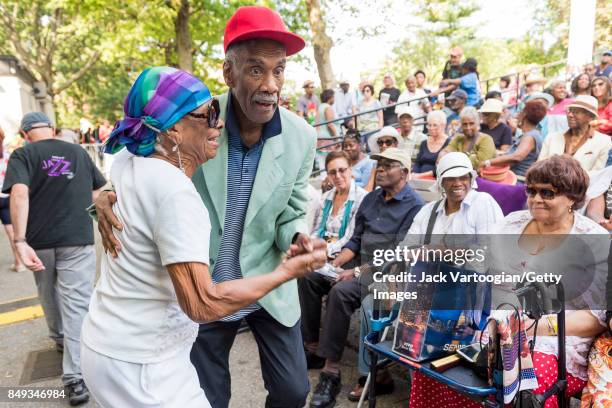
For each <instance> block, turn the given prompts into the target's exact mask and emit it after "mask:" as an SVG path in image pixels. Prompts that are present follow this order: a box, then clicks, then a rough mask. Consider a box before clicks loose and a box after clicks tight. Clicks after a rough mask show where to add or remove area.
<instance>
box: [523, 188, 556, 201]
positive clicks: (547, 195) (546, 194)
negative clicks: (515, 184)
mask: <svg viewBox="0 0 612 408" xmlns="http://www.w3.org/2000/svg"><path fill="white" fill-rule="evenodd" d="M525 193H527V195H528V196H529V197H531V198H533V197H535V196H536V194H539V195H540V197H542V200H553V199H554V198H555V197H556V196H557V192H556V191H555V190H552V189H550V188H535V187H526V188H525Z"/></svg>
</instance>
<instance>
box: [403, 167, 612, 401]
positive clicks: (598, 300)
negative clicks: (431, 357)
mask: <svg viewBox="0 0 612 408" xmlns="http://www.w3.org/2000/svg"><path fill="white" fill-rule="evenodd" d="M588 180H589V177H588V175H587V173H586V172H585V171H584V170H583V169H582V168H581V166H580V164H579V163H578V162H577V161H576V160H574V159H572V158H570V157H567V156H554V157H552V158H550V159H548V160H545V161H541V162H537V163H536V164H534V166H533V167H532V168H531V169H529V171H528V172H527V175H526V185H527V194H528V200H527V205H528V208H529V209H528V210H525V211H517V212H514V213H511V214H509V215H508V216H506V217H505V218H504V219H503V220H502V221H501V222H500V223H499V224H497V225H496V226H494V228H492V230H491V233H492V234H495V235H494V236H495V237H507V238H506V239H504V240H503V242H504V243H506V244H508V243H510V245H505V246H504V248H503V250H502V251H500V252H501V254H500V255H501V256H500V257H499V258H500V259H499V260H500V262H501V263H502V264H501V265H502V267H503V269H502V270H504V271H505V272H506V273H508V274H519V275H520V274H523V273H524V272H526V271H542V270H546V269H547V268H548V270H556V271H557V273H558V270H559V269H558V268H560V267H562V268H563V271H564V274H563V277H562V283H564V287H565V291H566V312H565V316H566V322H565V334H566V339H565V343H566V355H565V357H566V367H567V374H568V375H567V388H566V390H565V395H566V396H567V398H569V397H570V396H571V395H574V394H575V393H576V392H578V391H580V390H581V389H582V388H583V387H584V385H585V384H586V379H587V355H588V353H589V347H590V345H591V344H592V342H593V340H594V338H595V337H596V336H597V335H598V334H600V333H602V332H603V331H604V330H605V325H604V322H605V320H604V319H605V310H600V309H603V307H605V298H604V296H603V283H602V282H601V281H600V280H601V278H602V277H605V274H606V272H607V258H608V247H609V238H608V234H607V231H606V230H604V229H603V228H602V227H600V226H599V225H597V224H596V223H595V222H593V221H591V220H590V219H588V218H587V217H585V216H583V215H581V214H578V213H577V212H576V211H574V209H575V208H579V207H580V206H581V205H582V202H583V201H584V198H585V193H586V190H587V185H588ZM573 237H575V238H573ZM587 242H588V251H586V243H587ZM561 265H562V266H561ZM587 277H589V278H592V280H590V279H587ZM574 283H575V286H581V285H582V286H583V288H576V287H574V285H573V284H574ZM583 289H584V290H583ZM494 299H495V298H494ZM494 304H498V302H495V301H494ZM533 323H534V322H533V321H531V320H530V319H529V318H527V317H525V327H526V328H528V329H527V336H528V338H533V336H534V334H535V335H536V341H535V346H534V352H533V354H532V358H533V366H534V369H535V375H536V377H537V388H535V389H534V390H533V392H534V393H535V394H541V393H543V392H544V391H545V390H547V389H548V388H549V387H551V386H552V384H554V382H555V381H556V377H557V355H558V350H557V344H558V343H557V342H558V339H557V330H558V323H557V318H556V314H555V315H544V316H543V317H542V319H541V320H540V322H539V323H540V324H538V325H537V326H534V325H533ZM534 327H535V328H536V330H537V333H534ZM423 380H424V381H423V382H422V383H421V384H419V387H418V390H417V389H415V386H414V383H413V386H412V392H413V393H414V392H419V390H420V393H419V394H418V395H419V396H420V398H419V400H418V401H416V400H415V404H414V405H413V401H412V400H413V398H411V402H410V407H411V408H414V407H417V408H418V407H428V406H438V407H451V406H461V407H474V408H475V407H481V406H482V405H481V404H479V403H476V402H474V401H472V400H469V399H468V398H466V397H464V396H462V395H459V394H458V393H456V392H455V391H453V390H451V389H449V388H448V387H447V386H445V385H441V384H440V383H437V382H435V381H433V380H431V379H429V378H427V377H425V378H424V379H423ZM556 406H557V397H556V395H553V396H551V397H549V398H548V399H547V400H546V402H545V404H544V407H545V408H554V407H556ZM565 406H568V405H567V404H566V405H565Z"/></svg>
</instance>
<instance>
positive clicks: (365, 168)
mask: <svg viewBox="0 0 612 408" xmlns="http://www.w3.org/2000/svg"><path fill="white" fill-rule="evenodd" d="M374 167H376V161H375V160H372V159H370V158H368V157H364V158H363V160H361V161H360V162H358V163H357V164H355V165H354V166H353V178H354V179H355V184H357V185H358V186H359V187H361V188H363V187H365V185H366V184H368V181H369V180H370V175H371V174H372V169H373V168H374Z"/></svg>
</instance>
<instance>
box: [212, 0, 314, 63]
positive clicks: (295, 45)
mask: <svg viewBox="0 0 612 408" xmlns="http://www.w3.org/2000/svg"><path fill="white" fill-rule="evenodd" d="M256 38H259V39H266V40H273V41H278V42H280V43H281V44H283V45H284V46H285V51H286V52H287V56H290V55H293V54H296V53H298V52H300V51H301V50H302V49H303V48H304V46H305V45H306V43H305V42H304V40H303V39H302V37H300V36H299V35H297V34H293V33H292V32H290V31H289V30H287V27H286V26H285V23H284V22H283V20H282V19H281V16H280V15H279V14H278V13H277V12H275V11H274V10H271V9H269V8H267V7H261V6H244V7H240V8H238V10H236V12H235V13H234V15H233V16H231V17H230V19H229V20H228V22H227V25H226V26H225V33H224V34H223V50H224V51H225V52H227V48H228V47H229V46H230V45H232V44H233V43H235V42H239V41H245V40H252V39H256Z"/></svg>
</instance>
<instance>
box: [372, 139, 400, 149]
mask: <svg viewBox="0 0 612 408" xmlns="http://www.w3.org/2000/svg"><path fill="white" fill-rule="evenodd" d="M376 144H377V145H378V147H383V146H387V147H391V146H393V144H395V140H391V139H387V140H377V141H376Z"/></svg>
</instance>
